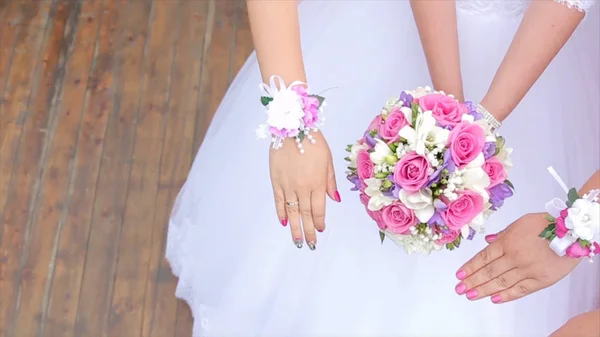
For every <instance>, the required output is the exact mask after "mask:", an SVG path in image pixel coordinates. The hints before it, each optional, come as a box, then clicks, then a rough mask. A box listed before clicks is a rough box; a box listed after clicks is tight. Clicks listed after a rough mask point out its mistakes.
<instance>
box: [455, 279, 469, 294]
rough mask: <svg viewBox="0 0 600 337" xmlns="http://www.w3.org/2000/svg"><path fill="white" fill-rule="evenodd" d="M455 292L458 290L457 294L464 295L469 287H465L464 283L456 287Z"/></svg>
mask: <svg viewBox="0 0 600 337" xmlns="http://www.w3.org/2000/svg"><path fill="white" fill-rule="evenodd" d="M454 290H456V293H457V294H459V295H462V294H464V293H465V291H466V290H467V286H466V285H464V283H462V282H461V283H459V284H458V285H456V288H454Z"/></svg>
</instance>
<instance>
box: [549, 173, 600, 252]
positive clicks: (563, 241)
mask: <svg viewBox="0 0 600 337" xmlns="http://www.w3.org/2000/svg"><path fill="white" fill-rule="evenodd" d="M548 171H550V174H552V176H554V178H555V179H556V180H557V181H558V183H559V184H560V185H561V187H562V188H563V189H564V190H565V192H566V193H567V200H566V201H564V200H562V199H559V198H555V199H552V200H550V201H549V202H548V203H546V211H547V212H548V216H547V219H548V221H550V224H549V225H548V227H546V229H544V231H542V233H541V234H540V237H542V238H544V239H546V240H549V241H550V248H551V249H552V250H553V251H554V252H555V253H556V254H558V255H559V256H564V255H567V256H569V257H572V258H580V257H585V256H587V257H589V258H590V262H592V257H594V255H597V254H600V245H599V241H600V240H599V235H600V203H598V197H599V196H600V190H591V191H589V192H588V193H587V194H584V195H582V196H580V195H579V194H578V193H577V190H576V189H575V188H571V189H568V188H567V187H566V185H565V183H564V182H563V181H562V179H560V177H559V176H558V174H556V172H555V171H554V169H553V168H552V167H549V168H548Z"/></svg>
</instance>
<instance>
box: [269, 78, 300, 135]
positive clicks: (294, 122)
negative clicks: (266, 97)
mask: <svg viewBox="0 0 600 337" xmlns="http://www.w3.org/2000/svg"><path fill="white" fill-rule="evenodd" d="M267 116H268V118H267V124H268V125H269V126H272V127H274V128H276V129H279V130H281V129H289V130H295V129H298V128H300V125H301V120H302V117H304V106H303V104H302V100H301V98H300V96H298V94H297V93H296V92H295V91H293V90H292V89H290V88H286V89H284V90H279V91H276V92H274V93H273V100H272V101H271V102H269V105H268V110H267Z"/></svg>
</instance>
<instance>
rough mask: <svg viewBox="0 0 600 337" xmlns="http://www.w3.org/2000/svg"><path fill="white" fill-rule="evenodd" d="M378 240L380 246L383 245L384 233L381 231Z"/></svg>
mask: <svg viewBox="0 0 600 337" xmlns="http://www.w3.org/2000/svg"><path fill="white" fill-rule="evenodd" d="M379 239H380V240H381V244H383V240H385V233H384V232H382V231H379Z"/></svg>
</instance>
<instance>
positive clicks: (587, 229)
mask: <svg viewBox="0 0 600 337" xmlns="http://www.w3.org/2000/svg"><path fill="white" fill-rule="evenodd" d="M565 227H567V228H568V229H570V230H572V231H573V234H575V236H577V237H579V238H580V239H582V240H586V241H597V240H598V236H599V235H600V204H598V203H597V202H592V201H590V200H588V199H577V200H575V202H574V203H573V205H572V206H571V208H569V210H568V215H567V217H566V218H565Z"/></svg>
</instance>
